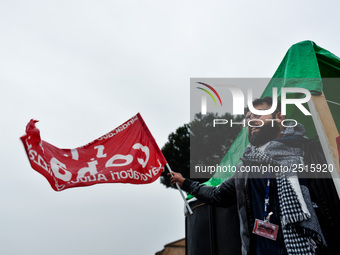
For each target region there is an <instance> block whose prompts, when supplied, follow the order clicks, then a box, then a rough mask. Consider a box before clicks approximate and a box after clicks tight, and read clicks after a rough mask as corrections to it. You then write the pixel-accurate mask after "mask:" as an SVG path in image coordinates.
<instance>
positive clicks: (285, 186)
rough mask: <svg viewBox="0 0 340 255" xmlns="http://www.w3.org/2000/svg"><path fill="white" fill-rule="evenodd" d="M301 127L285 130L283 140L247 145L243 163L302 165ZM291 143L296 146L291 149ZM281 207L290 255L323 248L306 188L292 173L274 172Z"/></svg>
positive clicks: (306, 253)
mask: <svg viewBox="0 0 340 255" xmlns="http://www.w3.org/2000/svg"><path fill="white" fill-rule="evenodd" d="M304 131H305V130H304V127H303V126H302V125H301V124H298V125H297V126H296V127H295V128H293V127H289V128H286V129H285V130H284V131H283V132H282V134H283V137H282V138H280V139H276V140H273V141H270V142H268V143H267V144H265V145H263V146H261V147H255V146H252V145H249V146H248V147H247V149H246V150H245V152H244V155H243V158H242V160H243V161H244V162H245V163H246V164H247V163H252V162H255V163H258V164H261V165H276V166H280V165H282V166H287V167H288V168H289V167H290V166H292V165H293V164H304V162H303V147H302V146H301V141H302V140H303V135H304ZM294 143H296V144H297V146H294ZM276 183H277V192H278V198H279V205H280V220H281V225H282V233H283V237H284V242H285V246H286V249H287V252H288V254H289V255H314V254H316V249H317V247H320V246H326V242H325V239H324V237H323V234H322V231H321V228H320V225H319V222H318V220H317V217H316V214H315V211H314V208H313V206H312V202H311V198H310V194H309V190H308V187H306V186H304V185H300V184H299V180H298V177H297V175H296V174H295V173H292V172H286V173H283V172H277V173H276Z"/></svg>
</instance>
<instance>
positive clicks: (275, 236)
mask: <svg viewBox="0 0 340 255" xmlns="http://www.w3.org/2000/svg"><path fill="white" fill-rule="evenodd" d="M272 103H273V102H272V98H271V97H264V98H262V99H255V100H254V101H253V106H254V108H255V109H257V110H268V109H270V108H271V106H272ZM246 119H247V123H248V121H249V120H251V121H252V122H251V123H252V126H248V139H249V143H250V144H249V145H248V146H247V148H246V149H245V151H244V153H243V157H242V158H241V163H239V164H238V165H237V167H236V169H237V170H236V172H235V173H234V174H233V176H232V177H231V178H229V179H227V180H225V181H224V182H223V183H222V184H220V185H219V186H218V187H212V186H206V185H204V184H200V183H198V182H195V181H192V180H190V179H187V178H184V177H183V176H182V175H181V174H180V173H177V172H173V173H172V176H171V177H170V180H171V182H172V183H177V184H178V186H179V187H181V188H182V189H183V190H184V191H186V192H188V193H190V194H191V195H193V196H195V197H196V198H197V199H198V200H200V201H202V202H205V203H208V204H211V205H216V206H223V207H228V206H231V205H234V204H236V205H237V209H238V215H239V219H240V236H241V242H242V247H241V251H242V254H243V255H247V254H257V255H263V254H269V255H271V254H296V255H306V254H309V255H312V254H330V253H329V251H328V250H327V243H326V239H325V236H324V234H323V231H322V229H321V226H320V223H319V220H318V217H317V215H316V212H315V210H314V207H317V206H318V205H316V204H314V203H313V202H312V200H311V196H310V191H309V182H308V180H307V179H301V178H298V176H297V174H296V173H295V172H294V171H291V170H292V166H304V164H305V163H304V150H305V145H306V143H307V141H308V140H307V139H306V138H305V137H304V134H305V128H304V126H303V125H301V124H297V125H295V126H290V127H284V126H283V125H281V123H282V121H284V120H285V116H283V115H282V114H281V109H280V104H278V106H277V108H276V110H275V111H274V112H273V113H272V114H268V115H254V114H253V113H251V112H250V111H249V112H248V113H247V115H246ZM273 119H275V120H276V121H271V120H273ZM261 123H262V124H263V125H262V124H261ZM261 125H262V126H261ZM275 166H276V167H280V168H279V169H290V170H289V171H287V172H283V171H277V172H271V171H268V169H277V168H275ZM246 169H257V170H258V171H254V172H251V171H245V170H246ZM265 169H266V171H264V170H265Z"/></svg>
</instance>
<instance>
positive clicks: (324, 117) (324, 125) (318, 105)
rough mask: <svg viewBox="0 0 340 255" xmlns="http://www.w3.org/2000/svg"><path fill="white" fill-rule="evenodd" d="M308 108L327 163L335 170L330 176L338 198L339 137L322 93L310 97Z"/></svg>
mask: <svg viewBox="0 0 340 255" xmlns="http://www.w3.org/2000/svg"><path fill="white" fill-rule="evenodd" d="M308 106H309V109H310V111H311V112H312V117H313V121H314V125H315V128H316V131H317V133H318V136H319V139H320V143H321V146H322V149H323V151H324V154H325V157H326V160H327V163H328V164H331V165H333V167H334V168H335V169H334V170H333V171H332V172H331V175H332V178H333V182H334V186H335V188H336V190H337V193H338V196H339V198H340V179H339V176H340V168H339V158H338V153H337V145H336V137H338V136H339V133H338V130H337V128H336V126H335V123H334V120H333V117H332V114H331V112H330V110H329V107H328V104H327V102H326V98H325V95H324V94H323V93H322V94H321V95H319V96H316V95H312V100H309V102H308Z"/></svg>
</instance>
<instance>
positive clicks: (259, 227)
mask: <svg viewBox="0 0 340 255" xmlns="http://www.w3.org/2000/svg"><path fill="white" fill-rule="evenodd" d="M278 230H279V226H278V225H275V224H272V223H270V222H266V221H263V220H259V219H256V220H255V225H254V229H253V233H254V234H256V235H259V236H263V237H265V238H269V239H271V240H274V241H275V240H276V237H277V232H278Z"/></svg>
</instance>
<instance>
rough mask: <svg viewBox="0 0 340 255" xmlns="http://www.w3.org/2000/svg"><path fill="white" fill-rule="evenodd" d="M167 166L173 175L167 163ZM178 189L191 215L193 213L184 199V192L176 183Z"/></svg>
mask: <svg viewBox="0 0 340 255" xmlns="http://www.w3.org/2000/svg"><path fill="white" fill-rule="evenodd" d="M166 166H167V167H168V170H169V172H170V174H171V175H172V170H171V168H170V166H169V164H168V163H166ZM176 187H177V189H178V191H179V193H180V194H181V196H182V198H183V201H184V203H185V206H186V207H187V209H188V211H189V213H190V214H192V213H193V212H192V210H191V207H190V205H189V203H188V201H187V200H186V199H185V197H184V195H183V191H182V190H181V188H180V187H179V186H178V184H177V182H176Z"/></svg>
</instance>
